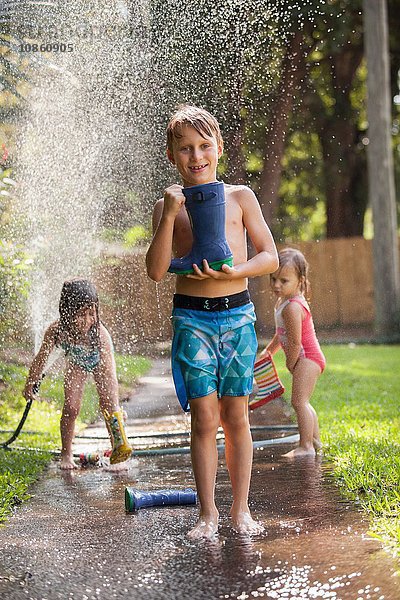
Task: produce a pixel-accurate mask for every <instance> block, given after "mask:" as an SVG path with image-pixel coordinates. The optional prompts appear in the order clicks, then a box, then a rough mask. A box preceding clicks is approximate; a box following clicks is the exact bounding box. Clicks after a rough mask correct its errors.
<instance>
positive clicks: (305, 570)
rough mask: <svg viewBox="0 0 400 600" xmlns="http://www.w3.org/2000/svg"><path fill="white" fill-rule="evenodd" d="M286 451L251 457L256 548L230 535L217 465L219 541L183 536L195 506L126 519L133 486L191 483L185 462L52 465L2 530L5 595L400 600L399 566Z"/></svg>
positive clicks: (317, 475)
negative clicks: (123, 467)
mask: <svg viewBox="0 0 400 600" xmlns="http://www.w3.org/2000/svg"><path fill="white" fill-rule="evenodd" d="M285 450H286V448H285V449H284V447H282V448H281V447H279V453H277V452H273V451H272V450H271V449H269V450H268V451H266V450H262V451H256V452H255V461H254V475H253V482H252V489H251V498H250V501H251V507H252V510H253V513H254V515H255V517H256V518H257V519H260V520H262V521H263V522H264V524H265V525H266V529H267V532H266V534H265V535H261V536H257V537H256V538H254V539H250V538H243V537H241V536H238V535H237V534H235V533H234V532H233V531H232V529H231V528H230V522H229V517H228V512H229V506H230V486H229V482H228V478H227V474H226V469H225V467H224V461H223V458H222V457H221V463H222V465H223V466H222V468H221V469H220V473H219V476H218V483H217V502H218V505H219V508H220V511H221V526H220V532H219V536H218V537H217V538H216V540H215V541H213V542H211V543H210V542H197V543H193V542H190V541H189V540H188V539H187V538H186V532H187V531H188V529H189V528H190V527H192V526H193V525H194V523H195V521H196V516H197V510H198V509H197V507H164V508H152V509H143V510H140V511H138V512H137V513H134V514H130V515H126V514H125V510H124V490H125V486H127V485H131V486H135V487H137V488H139V489H160V488H174V487H188V486H189V487H190V486H193V485H194V482H193V478H192V473H191V468H190V458H189V456H186V455H185V456H172V457H171V456H169V457H156V458H143V459H136V460H135V461H133V464H132V465H131V466H130V468H129V470H128V471H121V472H118V473H110V472H107V471H104V470H103V469H88V470H79V471H76V472H74V473H67V474H62V473H61V472H60V471H58V470H57V469H56V467H53V468H52V470H51V474H50V476H49V478H47V479H44V480H43V481H41V482H40V483H39V484H37V485H36V486H35V488H34V498H33V499H32V501H31V502H30V503H29V504H27V505H25V506H24V507H23V508H22V509H21V510H19V511H18V512H17V514H16V516H15V517H14V518H13V519H12V522H11V523H10V525H9V526H8V527H6V528H4V529H2V530H1V531H0V547H1V555H2V558H1V561H0V593H2V594H3V595H2V597H4V598H7V600H14V599H15V600H18V599H19V598H32V599H34V600H36V599H41V600H42V599H45V598H47V599H48V600H51V599H53V598H54V599H58V598H60V599H63V600H64V599H66V598H80V599H82V600H83V599H95V598H123V597H126V598H128V597H129V598H140V599H142V598H143V599H146V598H148V599H149V600H150V599H157V600H158V599H164V598H165V599H168V600H172V599H173V600H175V599H180V598H182V600H183V599H184V600H187V599H188V598H189V597H190V598H194V599H197V598H198V599H200V598H211V599H214V598H215V599H217V598H218V599H219V598H221V599H223V598H237V599H240V600H242V599H243V600H244V599H245V598H291V599H293V598H335V599H349V600H350V599H351V600H358V599H360V600H361V599H363V600H364V599H365V600H367V599H369V598H370V599H373V600H378V599H380V598H382V599H383V598H385V599H388V600H395V599H397V598H398V597H399V588H398V580H397V578H396V577H395V575H394V564H393V562H392V560H391V559H390V557H389V556H388V555H387V554H385V553H384V552H383V551H382V550H381V549H380V545H379V544H378V543H377V542H375V541H372V540H368V539H367V538H366V537H365V536H364V535H363V534H364V532H365V530H366V528H367V523H365V522H364V521H363V519H362V516H361V515H360V514H359V513H357V512H355V511H354V510H353V509H352V508H351V507H350V506H349V505H348V504H346V503H344V502H338V496H337V492H336V490H334V489H333V488H332V486H331V484H330V483H329V481H328V480H327V479H326V478H324V476H323V471H324V467H323V466H322V465H321V464H320V462H319V461H315V460H305V461H297V462H296V463H291V462H289V463H288V461H285V460H284V459H282V458H280V454H281V453H283V452H284V451H285ZM10 577H11V579H13V580H11V579H10Z"/></svg>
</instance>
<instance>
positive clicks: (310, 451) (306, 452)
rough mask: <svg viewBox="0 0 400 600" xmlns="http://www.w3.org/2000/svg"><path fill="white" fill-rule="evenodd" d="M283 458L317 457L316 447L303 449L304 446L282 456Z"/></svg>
mask: <svg viewBox="0 0 400 600" xmlns="http://www.w3.org/2000/svg"><path fill="white" fill-rule="evenodd" d="M282 456H283V458H302V457H303V456H315V449H314V446H312V447H311V448H303V447H302V446H298V447H297V448H295V449H294V450H291V451H290V452H287V453H286V454H282Z"/></svg>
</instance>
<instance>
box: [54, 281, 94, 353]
mask: <svg viewBox="0 0 400 600" xmlns="http://www.w3.org/2000/svg"><path fill="white" fill-rule="evenodd" d="M93 305H94V306H95V309H96V317H97V318H96V321H97V322H96V324H95V325H94V327H93V329H95V331H93V332H92V331H91V332H90V339H91V341H92V342H93V343H95V342H98V335H99V322H100V321H99V297H98V294H97V290H96V288H95V286H94V285H93V283H92V282H91V281H89V280H88V279H82V278H80V277H74V278H73V279H68V280H67V281H64V283H63V286H62V289H61V296H60V302H59V305H58V309H59V312H60V333H61V332H62V331H65V332H67V333H71V334H72V335H73V334H74V333H75V331H74V329H75V328H74V321H75V317H76V315H77V313H78V312H79V311H80V310H81V309H82V308H90V307H91V306H93ZM95 345H98V344H97V343H95Z"/></svg>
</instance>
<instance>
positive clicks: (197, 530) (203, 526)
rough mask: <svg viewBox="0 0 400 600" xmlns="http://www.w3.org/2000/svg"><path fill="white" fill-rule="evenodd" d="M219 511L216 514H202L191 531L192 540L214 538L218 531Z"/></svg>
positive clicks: (189, 535) (189, 534)
mask: <svg viewBox="0 0 400 600" xmlns="http://www.w3.org/2000/svg"><path fill="white" fill-rule="evenodd" d="M218 517H219V515H218V513H217V514H216V515H207V516H205V515H200V517H199V520H198V521H197V523H196V525H195V526H194V527H193V529H191V530H190V531H189V533H188V534H187V535H188V538H190V539H191V540H200V539H202V538H203V539H208V540H210V539H212V538H213V537H214V536H216V535H217V533H218Z"/></svg>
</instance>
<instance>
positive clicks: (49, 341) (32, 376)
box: [22, 323, 58, 400]
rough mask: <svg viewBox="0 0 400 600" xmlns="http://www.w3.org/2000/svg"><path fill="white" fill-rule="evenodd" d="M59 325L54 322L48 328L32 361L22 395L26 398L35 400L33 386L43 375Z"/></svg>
mask: <svg viewBox="0 0 400 600" xmlns="http://www.w3.org/2000/svg"><path fill="white" fill-rule="evenodd" d="M57 327H58V323H53V324H52V325H50V327H48V329H47V330H46V332H45V334H44V337H43V342H42V345H41V346H40V349H39V352H38V353H37V354H36V356H35V358H34V359H33V361H32V364H31V366H30V369H29V373H28V377H27V379H26V383H25V387H24V391H23V392H22V395H23V396H24V398H25V399H26V400H33V399H34V396H35V394H34V393H33V386H34V385H35V383H38V382H39V381H40V379H41V377H42V374H43V371H44V368H45V366H46V362H47V360H48V358H49V356H50V353H51V351H52V350H53V348H54V346H55V333H56V329H57Z"/></svg>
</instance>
